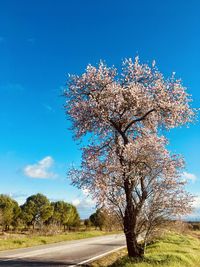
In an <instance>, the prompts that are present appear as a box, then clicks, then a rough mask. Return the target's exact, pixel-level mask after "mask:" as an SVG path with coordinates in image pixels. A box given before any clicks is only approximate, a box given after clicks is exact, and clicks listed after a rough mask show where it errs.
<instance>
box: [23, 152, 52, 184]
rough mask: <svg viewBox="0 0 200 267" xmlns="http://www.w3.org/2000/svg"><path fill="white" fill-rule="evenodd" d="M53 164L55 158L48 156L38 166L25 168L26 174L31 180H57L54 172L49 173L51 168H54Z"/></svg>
mask: <svg viewBox="0 0 200 267" xmlns="http://www.w3.org/2000/svg"><path fill="white" fill-rule="evenodd" d="M53 163H54V160H53V158H52V157H51V156H47V157H45V158H43V159H42V160H40V161H39V162H38V163H36V164H32V165H27V166H26V167H25V168H24V174H25V175H26V176H28V177H31V178H41V179H48V178H55V176H56V175H55V174H54V173H52V172H49V168H50V167H52V165H53Z"/></svg>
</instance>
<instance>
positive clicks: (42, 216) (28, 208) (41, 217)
mask: <svg viewBox="0 0 200 267" xmlns="http://www.w3.org/2000/svg"><path fill="white" fill-rule="evenodd" d="M21 209H22V218H23V221H24V222H25V223H26V224H27V225H32V227H33V229H34V228H35V226H36V225H39V226H40V227H41V226H42V225H43V223H45V222H46V221H47V220H48V219H49V218H50V217H51V216H52V214H53V207H52V206H51V203H50V201H49V200H48V198H47V197H46V196H44V195H42V194H39V193H38V194H36V195H32V196H30V197H28V198H27V200H26V202H25V203H24V205H22V206H21Z"/></svg>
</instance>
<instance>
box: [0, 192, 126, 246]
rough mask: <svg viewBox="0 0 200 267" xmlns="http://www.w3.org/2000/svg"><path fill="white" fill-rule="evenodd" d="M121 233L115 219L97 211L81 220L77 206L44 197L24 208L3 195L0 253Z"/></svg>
mask: <svg viewBox="0 0 200 267" xmlns="http://www.w3.org/2000/svg"><path fill="white" fill-rule="evenodd" d="M119 230H121V225H120V224H119V223H118V222H117V220H116V218H115V216H114V215H111V214H110V215H108V214H107V213H106V211H105V210H100V209H98V210H97V211H96V212H95V213H93V214H91V216H90V217H89V218H88V219H85V220H81V219H80V216H79V213H78V211H77V209H76V207H75V206H73V205H72V204H70V203H67V202H64V201H57V202H50V201H49V199H48V198H47V197H46V196H44V195H42V194H36V195H32V196H30V197H28V198H27V199H26V201H25V203H24V204H23V205H21V206H19V205H18V203H17V202H16V201H15V200H14V199H12V198H11V197H9V196H7V195H3V194H1V195H0V250H6V249H14V248H24V247H31V246H35V245H42V244H49V243H55V242H61V241H69V240H76V239H83V238H89V237H95V236H102V235H106V234H114V233H117V232H118V231H119Z"/></svg>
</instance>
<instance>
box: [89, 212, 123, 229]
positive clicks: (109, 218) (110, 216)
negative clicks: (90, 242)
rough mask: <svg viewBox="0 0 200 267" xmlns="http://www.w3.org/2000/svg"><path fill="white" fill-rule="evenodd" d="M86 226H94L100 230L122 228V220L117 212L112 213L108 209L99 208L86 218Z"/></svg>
mask: <svg viewBox="0 0 200 267" xmlns="http://www.w3.org/2000/svg"><path fill="white" fill-rule="evenodd" d="M84 225H85V226H86V228H90V227H92V226H94V227H95V228H96V229H99V230H101V231H102V230H106V231H112V230H122V228H123V227H122V222H121V220H120V218H118V217H117V215H116V214H114V213H110V212H109V211H108V210H106V209H103V208H102V209H97V210H96V212H95V213H93V214H91V215H90V217H89V219H85V220H84Z"/></svg>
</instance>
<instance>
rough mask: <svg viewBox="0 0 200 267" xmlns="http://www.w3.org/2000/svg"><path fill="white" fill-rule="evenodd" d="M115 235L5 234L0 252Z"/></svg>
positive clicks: (98, 233) (102, 233)
mask: <svg viewBox="0 0 200 267" xmlns="http://www.w3.org/2000/svg"><path fill="white" fill-rule="evenodd" d="M114 233H117V232H116V231H115V232H106V231H98V230H91V231H80V232H67V233H63V234H56V235H36V234H26V235H23V234H6V235H5V234H3V235H0V250H7V249H15V248H25V247H31V246H36V245H44V244H50V243H56V242H61V241H70V240H76V239H83V238H89V237H95V236H102V235H108V234H114Z"/></svg>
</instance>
